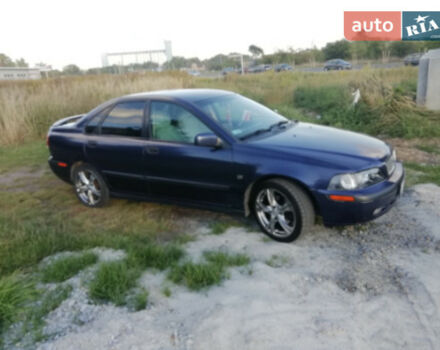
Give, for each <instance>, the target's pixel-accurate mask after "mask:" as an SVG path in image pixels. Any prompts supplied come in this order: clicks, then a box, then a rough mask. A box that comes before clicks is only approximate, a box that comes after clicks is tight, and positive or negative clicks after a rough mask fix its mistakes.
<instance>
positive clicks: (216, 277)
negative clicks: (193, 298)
mask: <svg viewBox="0 0 440 350" xmlns="http://www.w3.org/2000/svg"><path fill="white" fill-rule="evenodd" d="M225 277H226V272H225V269H224V267H223V266H220V265H215V264H212V263H198V264H196V263H193V262H186V263H184V264H183V265H179V266H175V267H173V268H172V269H171V271H170V272H169V274H168V278H169V279H170V280H171V281H173V282H174V283H180V284H184V285H186V286H187V287H188V288H189V289H192V290H200V289H202V288H205V287H208V286H212V285H215V284H220V282H221V281H222V280H223V279H224V278H225Z"/></svg>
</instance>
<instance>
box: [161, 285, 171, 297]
mask: <svg viewBox="0 0 440 350" xmlns="http://www.w3.org/2000/svg"><path fill="white" fill-rule="evenodd" d="M162 294H163V295H165V296H166V297H167V298H169V297H170V296H171V288H170V287H168V286H165V287H163V288H162Z"/></svg>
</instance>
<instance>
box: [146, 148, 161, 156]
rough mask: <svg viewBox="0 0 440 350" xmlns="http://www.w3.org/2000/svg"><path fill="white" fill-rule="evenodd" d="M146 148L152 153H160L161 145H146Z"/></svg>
mask: <svg viewBox="0 0 440 350" xmlns="http://www.w3.org/2000/svg"><path fill="white" fill-rule="evenodd" d="M145 150H146V151H147V153H148V154H151V155H155V154H159V147H156V146H146V147H145Z"/></svg>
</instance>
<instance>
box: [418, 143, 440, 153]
mask: <svg viewBox="0 0 440 350" xmlns="http://www.w3.org/2000/svg"><path fill="white" fill-rule="evenodd" d="M416 148H417V149H419V150H421V151H423V152H427V153H432V154H440V147H439V146H436V145H428V144H422V145H417V146H416Z"/></svg>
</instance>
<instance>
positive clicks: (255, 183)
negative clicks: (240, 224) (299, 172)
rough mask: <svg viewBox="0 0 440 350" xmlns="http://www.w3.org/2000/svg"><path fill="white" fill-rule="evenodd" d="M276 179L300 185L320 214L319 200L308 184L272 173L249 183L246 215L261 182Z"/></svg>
mask: <svg viewBox="0 0 440 350" xmlns="http://www.w3.org/2000/svg"><path fill="white" fill-rule="evenodd" d="M275 179H283V180H287V181H289V182H291V183H294V184H295V185H297V186H299V187H300V188H301V189H302V190H304V192H305V193H306V194H307V195H308V196H309V198H310V200H311V201H312V204H313V208H314V209H315V213H316V214H318V215H319V214H320V211H319V206H318V202H317V201H316V199H315V197H314V196H313V194H312V192H311V191H310V189H309V188H308V187H307V185H306V184H304V183H303V182H301V181H299V180H297V179H295V178H292V177H289V176H283V175H276V174H271V175H264V176H261V177H259V178H258V179H256V180H255V181H253V182H252V183H250V184H249V185H248V187H247V188H246V191H245V193H244V198H243V206H244V215H245V216H246V217H247V216H249V215H250V214H251V206H250V200H251V198H252V196H253V194H254V193H255V189H256V188H258V185H260V184H261V183H263V182H265V181H268V180H275Z"/></svg>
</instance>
